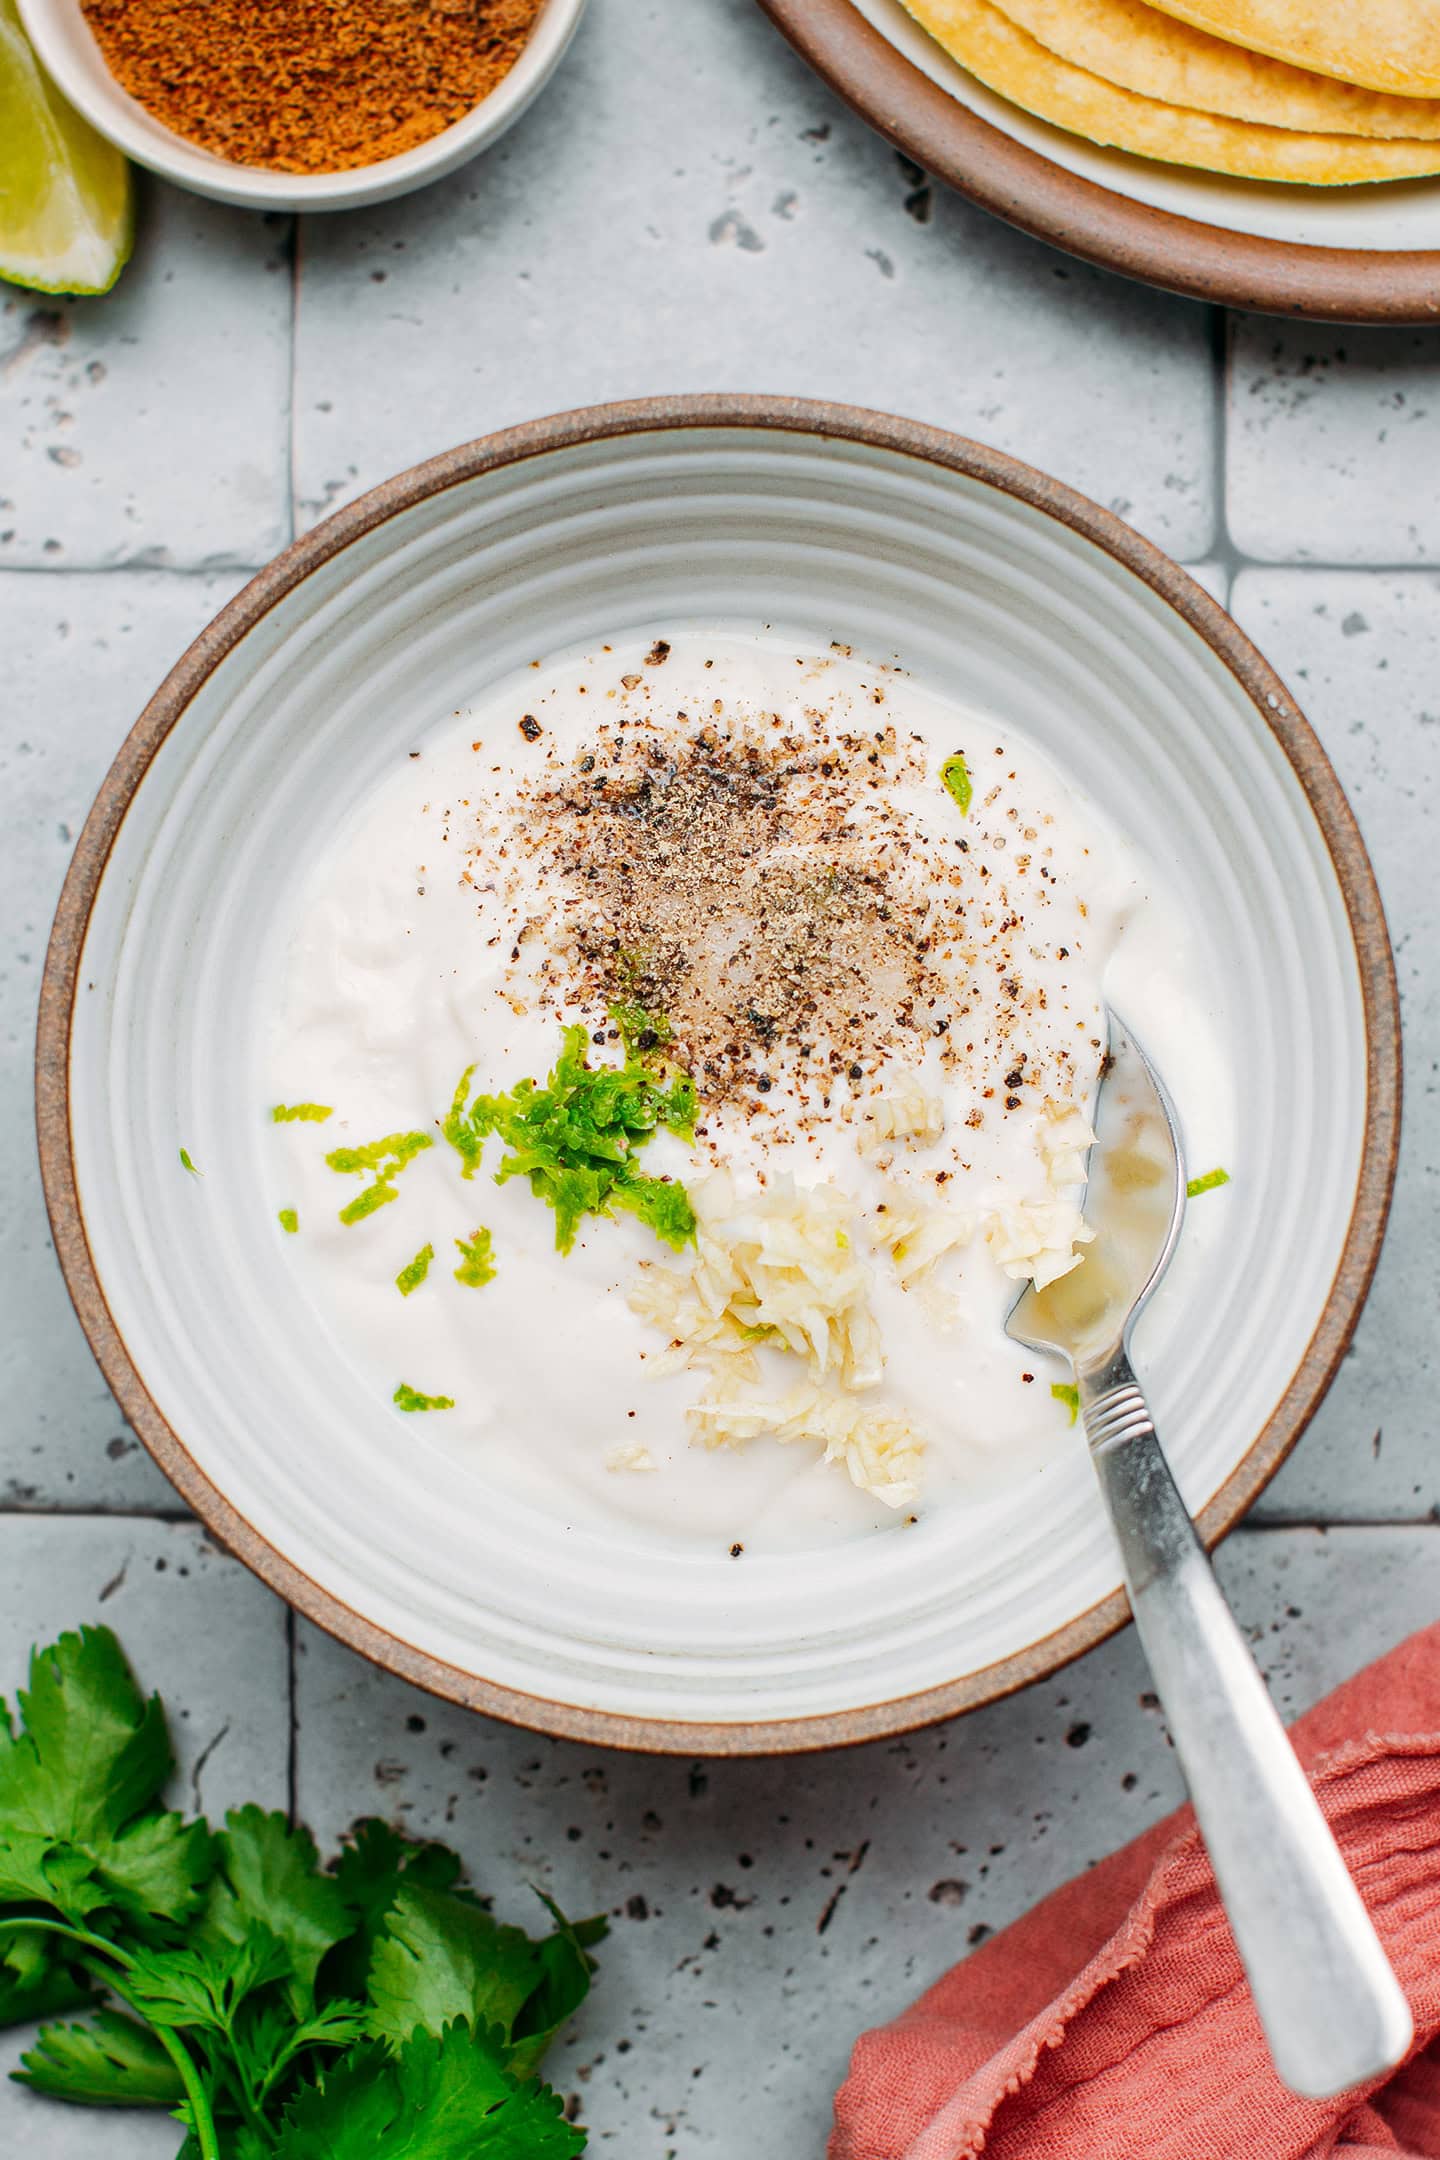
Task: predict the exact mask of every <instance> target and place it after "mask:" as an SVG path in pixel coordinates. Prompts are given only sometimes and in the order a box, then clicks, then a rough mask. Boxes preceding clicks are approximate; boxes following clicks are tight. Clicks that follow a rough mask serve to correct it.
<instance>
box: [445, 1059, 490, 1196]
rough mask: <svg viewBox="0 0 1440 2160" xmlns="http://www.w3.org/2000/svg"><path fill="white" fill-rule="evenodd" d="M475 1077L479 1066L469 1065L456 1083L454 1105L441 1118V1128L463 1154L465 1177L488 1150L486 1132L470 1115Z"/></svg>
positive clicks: (470, 1173) (460, 1153)
mask: <svg viewBox="0 0 1440 2160" xmlns="http://www.w3.org/2000/svg"><path fill="white" fill-rule="evenodd" d="M474 1077H475V1067H474V1066H473V1065H467V1066H466V1068H465V1070H464V1072H463V1073H461V1075H460V1078H459V1080H458V1081H457V1082H456V1086H455V1093H454V1095H453V1096H452V1097H451V1098H450V1108H449V1109H448V1110H447V1111H446V1113H445V1115H444V1117H443V1118H442V1119H441V1120H440V1131H441V1133H442V1135H443V1137H444V1138H445V1139H446V1140H448V1141H449V1143H450V1145H451V1147H453V1148H454V1150H455V1152H456V1154H457V1155H458V1156H459V1157H460V1175H461V1177H466V1178H472V1177H474V1175H475V1172H476V1171H477V1170H478V1169H479V1167H480V1157H481V1156H482V1155H483V1154H484V1152H485V1134H484V1133H483V1132H480V1131H479V1130H478V1129H477V1127H476V1126H475V1125H474V1124H473V1123H472V1122H471V1121H470V1119H469V1118H468V1117H467V1115H466V1104H467V1103H468V1101H469V1099H470V1082H471V1081H472V1080H473V1079H474Z"/></svg>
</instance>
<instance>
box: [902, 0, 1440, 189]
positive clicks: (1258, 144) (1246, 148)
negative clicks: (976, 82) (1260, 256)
mask: <svg viewBox="0 0 1440 2160" xmlns="http://www.w3.org/2000/svg"><path fill="white" fill-rule="evenodd" d="M905 4H906V6H907V7H908V8H909V10H910V13H911V14H912V15H913V16H914V17H915V20H916V21H917V22H918V23H919V24H920V25H921V26H922V28H924V29H926V30H928V31H929V32H930V35H931V36H932V37H933V38H935V39H937V40H938V42H939V43H940V44H941V45H943V46H944V48H945V50H946V52H948V53H949V54H950V56H951V57H952V59H955V60H958V61H959V62H960V65H961V66H962V67H965V68H968V69H969V70H970V72H971V74H972V75H975V76H978V77H979V79H980V81H981V82H983V83H985V84H987V85H988V86H989V88H990V89H992V90H998V91H999V93H1000V95H1001V96H1002V97H1007V98H1009V99H1010V100H1011V102H1012V104H1015V105H1019V106H1021V107H1022V108H1023V109H1024V111H1026V112H1029V113H1034V114H1035V116H1036V118H1037V119H1040V120H1049V121H1052V122H1053V123H1054V125H1055V126H1057V127H1062V128H1067V129H1068V130H1069V131H1070V133H1071V134H1072V135H1083V136H1086V137H1088V139H1089V140H1090V141H1091V142H1094V143H1101V144H1104V145H1105V146H1107V147H1109V148H1113V149H1116V150H1130V151H1133V152H1134V153H1135V154H1136V155H1137V156H1139V157H1148V158H1158V159H1160V160H1161V161H1162V162H1163V163H1165V164H1167V165H1194V166H1198V167H1200V168H1201V169H1202V170H1204V171H1206V172H1222V173H1234V174H1236V175H1238V176H1239V177H1241V178H1243V179H1248V180H1287V181H1296V182H1302V183H1305V184H1307V185H1309V186H1312V187H1330V186H1341V185H1349V184H1353V183H1354V182H1357V181H1363V180H1405V179H1412V178H1415V177H1417V176H1418V175H1420V174H1423V173H1434V172H1440V143H1437V142H1410V141H1406V140H1401V141H1388V142H1381V141H1376V140H1374V139H1373V138H1370V137H1366V136H1362V135H1326V134H1319V133H1315V134H1311V133H1304V132H1302V131H1301V130H1299V129H1291V128H1277V127H1257V126H1256V125H1255V124H1254V122H1253V121H1248V120H1229V119H1226V118H1224V117H1223V116H1222V115H1220V114H1216V113H1205V112H1196V111H1194V110H1192V109H1187V108H1186V107H1185V106H1183V105H1167V104H1165V103H1163V102H1162V101H1161V100H1160V99H1158V98H1147V97H1139V96H1137V95H1136V93H1135V92H1134V91H1133V90H1120V89H1117V88H1116V86H1115V85H1114V83H1108V82H1105V81H1103V80H1102V78H1101V77H1100V76H1098V75H1092V74H1090V73H1089V71H1088V70H1087V69H1085V68H1077V67H1073V66H1072V65H1071V63H1070V62H1069V61H1068V60H1061V59H1060V58H1059V57H1058V56H1057V55H1056V54H1055V53H1052V52H1047V51H1046V49H1045V47H1044V46H1043V45H1041V44H1039V43H1037V41H1036V40H1035V39H1034V38H1032V37H1030V36H1029V35H1028V34H1027V32H1025V31H1024V30H1021V29H1019V28H1017V26H1016V25H1015V24H1014V23H1012V22H1011V21H1010V19H1009V18H1008V16H1005V15H1002V14H1001V13H1000V10H999V9H998V8H996V7H992V6H991V5H990V0H905Z"/></svg>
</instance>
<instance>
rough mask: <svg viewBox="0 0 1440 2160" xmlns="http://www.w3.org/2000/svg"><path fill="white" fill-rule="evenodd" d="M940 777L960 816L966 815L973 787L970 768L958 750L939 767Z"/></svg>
mask: <svg viewBox="0 0 1440 2160" xmlns="http://www.w3.org/2000/svg"><path fill="white" fill-rule="evenodd" d="M940 778H941V779H942V780H943V781H944V783H945V791H946V793H947V794H948V795H949V797H950V799H951V801H952V802H953V803H954V805H955V807H956V809H957V810H958V811H959V812H960V815H961V817H968V816H969V815H970V804H971V800H972V798H973V797H974V794H975V789H974V786H973V785H972V783H971V779H970V768H969V766H968V765H967V764H966V763H965V760H964V758H963V757H962V756H961V754H960V752H959V751H958V750H957V751H956V752H955V755H954V756H953V757H948V758H946V760H945V763H944V764H943V765H942V766H941V768H940Z"/></svg>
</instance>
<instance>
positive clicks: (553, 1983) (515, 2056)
mask: <svg viewBox="0 0 1440 2160" xmlns="http://www.w3.org/2000/svg"><path fill="white" fill-rule="evenodd" d="M536 1896H537V1897H538V1898H539V1899H540V1902H541V1904H542V1905H543V1906H544V1907H545V1909H546V1911H547V1912H548V1913H549V1915H550V1917H551V1919H552V1920H553V1921H554V1922H555V1932H554V1934H553V1935H547V1936H546V1938H545V1940H544V1941H543V1942H542V1943H540V1944H538V1945H537V1949H536V1960H537V1963H538V1964H539V1967H540V1984H539V1986H538V1987H537V1988H536V1989H535V1990H534V1992H533V1993H532V1994H531V1995H529V1996H527V1998H526V2000H525V2002H524V2003H523V2004H522V2006H521V2008H520V2012H519V2014H518V2016H517V2017H516V2019H515V2023H514V2026H513V2028H512V2030H511V2034H510V2065H511V2068H512V2069H513V2070H514V2072H515V2075H516V2076H517V2077H529V2076H531V2075H532V2074H533V2072H534V2071H535V2070H536V2069H538V2067H539V2064H540V2059H541V2057H542V2056H543V2055H544V2053H545V2050H546V2049H547V2048H548V2047H549V2045H550V2043H551V2041H552V2040H553V2039H554V2038H555V2035H556V2033H557V2032H558V2031H559V2030H560V2027H561V2026H562V2025H563V2024H564V2023H565V2022H566V2020H567V2019H568V2018H572V2017H573V2016H574V2015H575V2012H576V2011H577V2010H578V2009H579V2008H580V2005H581V2003H583V2002H584V2000H585V1997H586V1996H587V1995H588V1994H589V1992H590V1976H591V1974H592V1973H593V1972H594V1970H595V1960H594V1958H592V1957H591V1956H590V1954H589V1946H590V1944H591V1943H596V1942H600V1941H601V1940H602V1939H603V1937H604V1936H605V1934H606V1933H607V1929H606V1924H605V1922H604V1920H603V1919H600V1918H596V1919H594V1920H581V1921H579V1922H578V1923H574V1924H572V1923H571V1922H570V1921H569V1920H567V1919H566V1917H565V1915H564V1913H562V1912H561V1910H560V1908H559V1906H558V1905H557V1904H556V1903H555V1900H554V1899H553V1898H549V1897H546V1895H545V1892H544V1891H543V1890H539V1891H537V1892H536Z"/></svg>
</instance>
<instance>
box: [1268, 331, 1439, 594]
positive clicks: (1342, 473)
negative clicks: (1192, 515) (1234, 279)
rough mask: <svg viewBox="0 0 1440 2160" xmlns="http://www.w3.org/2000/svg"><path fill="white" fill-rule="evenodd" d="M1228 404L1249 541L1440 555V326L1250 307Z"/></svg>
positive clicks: (1275, 548)
mask: <svg viewBox="0 0 1440 2160" xmlns="http://www.w3.org/2000/svg"><path fill="white" fill-rule="evenodd" d="M1228 406H1229V423H1230V427H1229V444H1228V453H1229V454H1228V460H1227V478H1228V488H1227V494H1228V502H1229V518H1230V529H1231V532H1232V533H1233V535H1234V539H1235V544H1236V546H1237V547H1238V548H1239V550H1240V551H1241V553H1242V554H1245V555H1250V556H1253V557H1254V558H1255V559H1256V560H1257V561H1259V562H1319V563H1326V562H1331V563H1425V562H1434V561H1435V560H1436V559H1437V557H1440V492H1437V490H1436V488H1435V486H1434V479H1435V475H1436V473H1437V471H1440V331H1435V330H1364V329H1356V328H1354V327H1350V328H1341V329H1332V328H1330V327H1329V326H1328V325H1322V324H1319V323H1286V322H1273V321H1271V320H1270V319H1269V318H1268V317H1266V316H1258V315H1247V316H1242V317H1240V318H1239V319H1238V320H1237V321H1236V323H1235V325H1234V330H1233V335H1232V341H1231V356H1230V380H1229V396H1228ZM1427 475H1428V478H1427Z"/></svg>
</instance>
